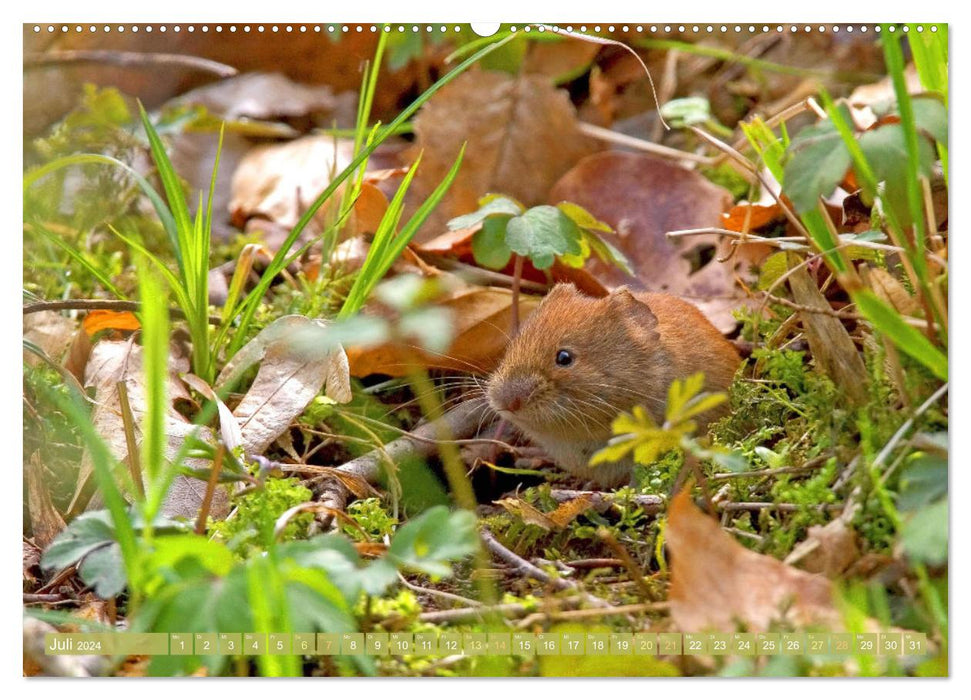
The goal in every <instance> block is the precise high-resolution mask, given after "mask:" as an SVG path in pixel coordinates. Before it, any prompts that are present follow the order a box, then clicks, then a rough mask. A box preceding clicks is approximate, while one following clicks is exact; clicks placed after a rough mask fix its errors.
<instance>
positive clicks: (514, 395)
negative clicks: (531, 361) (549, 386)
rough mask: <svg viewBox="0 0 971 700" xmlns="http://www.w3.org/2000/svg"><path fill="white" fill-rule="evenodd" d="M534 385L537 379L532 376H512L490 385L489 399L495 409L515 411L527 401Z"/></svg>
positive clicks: (534, 389) (533, 389)
mask: <svg viewBox="0 0 971 700" xmlns="http://www.w3.org/2000/svg"><path fill="white" fill-rule="evenodd" d="M536 386H537V381H536V379H535V378H533V377H512V378H510V379H507V380H506V381H504V382H498V383H496V384H493V385H492V387H491V388H490V391H489V401H490V402H491V403H492V407H493V408H495V409H496V410H497V411H509V412H510V413H515V412H516V411H519V410H521V409H522V407H523V406H524V405H525V404H526V402H527V401H529V397H530V396H532V395H533V392H534V391H536Z"/></svg>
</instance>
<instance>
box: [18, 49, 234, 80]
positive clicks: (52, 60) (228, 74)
mask: <svg viewBox="0 0 971 700" xmlns="http://www.w3.org/2000/svg"><path fill="white" fill-rule="evenodd" d="M65 63H107V64H110V65H113V66H121V67H123V68H155V67H158V66H179V67H181V68H190V69H193V70H201V71H205V72H206V73H212V74H214V75H217V76H219V77H220V78H232V77H233V76H234V75H238V74H239V71H238V70H236V69H235V68H233V67H232V66H228V65H226V64H225V63H219V62H218V61H213V60H211V59H208V58H201V57H199V56H186V55H184V54H177V53H149V52H146V51H111V50H107V49H76V50H73V51H51V52H48V53H38V54H30V55H27V56H24V68H25V69H27V70H31V69H34V68H46V67H48V66H57V65H62V64H65Z"/></svg>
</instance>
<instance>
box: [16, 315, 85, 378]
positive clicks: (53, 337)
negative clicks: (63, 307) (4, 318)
mask: <svg viewBox="0 0 971 700" xmlns="http://www.w3.org/2000/svg"><path fill="white" fill-rule="evenodd" d="M76 328H77V322H76V321H74V320H73V319H70V318H68V317H67V316H64V315H62V314H59V313H58V312H56V311H38V312H37V313H33V314H27V315H26V316H24V331H23V332H24V336H23V337H24V340H29V341H30V342H32V343H34V345H36V346H37V347H39V348H40V349H41V350H43V351H44V353H45V354H46V355H47V356H48V357H49V358H51V360H53V361H54V362H57V361H59V360H60V359H61V357H62V356H63V355H64V353H65V351H66V350H67V348H68V346H70V345H71V341H72V339H73V338H74V332H75V329H76ZM40 361H41V360H40V358H38V357H37V356H35V355H33V354H31V353H29V352H26V351H25V352H24V362H26V363H27V364H28V365H30V366H34V365H36V364H37V363H38V362H40Z"/></svg>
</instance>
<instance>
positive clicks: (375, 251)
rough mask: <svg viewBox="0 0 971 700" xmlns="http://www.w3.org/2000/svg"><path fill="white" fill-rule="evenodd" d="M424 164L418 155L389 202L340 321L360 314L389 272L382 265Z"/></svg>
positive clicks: (339, 314)
mask: <svg viewBox="0 0 971 700" xmlns="http://www.w3.org/2000/svg"><path fill="white" fill-rule="evenodd" d="M420 161H421V155H419V156H418V159H417V160H416V161H415V162H414V163H413V164H412V166H411V168H409V169H408V173H407V174H406V175H405V177H404V178H403V179H402V181H401V184H400V185H399V186H398V189H397V191H396V192H395V195H394V197H392V199H391V201H390V202H389V203H388V208H387V210H386V211H385V213H384V216H383V217H381V223H380V224H379V225H378V230H377V231H375V233H374V239H373V240H372V241H371V247H370V248H369V249H368V254H367V257H366V258H365V259H364V263H363V264H362V265H361V269H360V270H359V271H358V273H357V276H356V277H355V278H354V284H353V285H352V286H351V289H350V291H349V292H348V293H347V298H346V299H345V300H344V304H343V306H342V307H341V310H340V312H339V313H338V315H337V317H338V318H346V317H348V316H350V315H351V314H353V313H356V312H357V311H358V310H359V309H360V308H361V306H363V305H364V301H365V300H366V299H367V295H368V293H369V292H370V290H371V289H373V288H374V285H375V284H377V282H378V281H379V280H380V279H381V277H382V276H383V274H384V272H387V270H383V271H382V270H381V262H382V260H384V258H385V257H386V251H387V250H389V249H390V247H391V241H392V240H393V238H394V236H395V232H396V231H397V229H398V223H399V222H400V221H401V215H402V214H403V212H404V199H405V194H406V193H407V192H408V187H409V186H410V185H411V181H412V180H413V179H414V177H415V174H416V173H417V172H418V165H419V163H420Z"/></svg>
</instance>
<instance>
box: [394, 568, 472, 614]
mask: <svg viewBox="0 0 971 700" xmlns="http://www.w3.org/2000/svg"><path fill="white" fill-rule="evenodd" d="M398 580H400V581H401V583H403V584H404V586H405V588H410V589H411V590H413V591H414V592H415V593H423V594H424V595H427V596H432V597H435V598H442V599H443V600H449V601H451V602H453V603H461V604H462V605H467V606H469V607H472V608H481V607H482V603H480V602H479V601H477V600H472V599H471V598H466V597H465V596H460V595H456V594H455V593H449V592H448V591H439V590H437V589H435V588H425V587H424V586H419V585H417V584H414V583H412V582H411V581H409V580H408V579H406V578H405V577H404V576H402V575H401V573H400V572H399V573H398Z"/></svg>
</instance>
